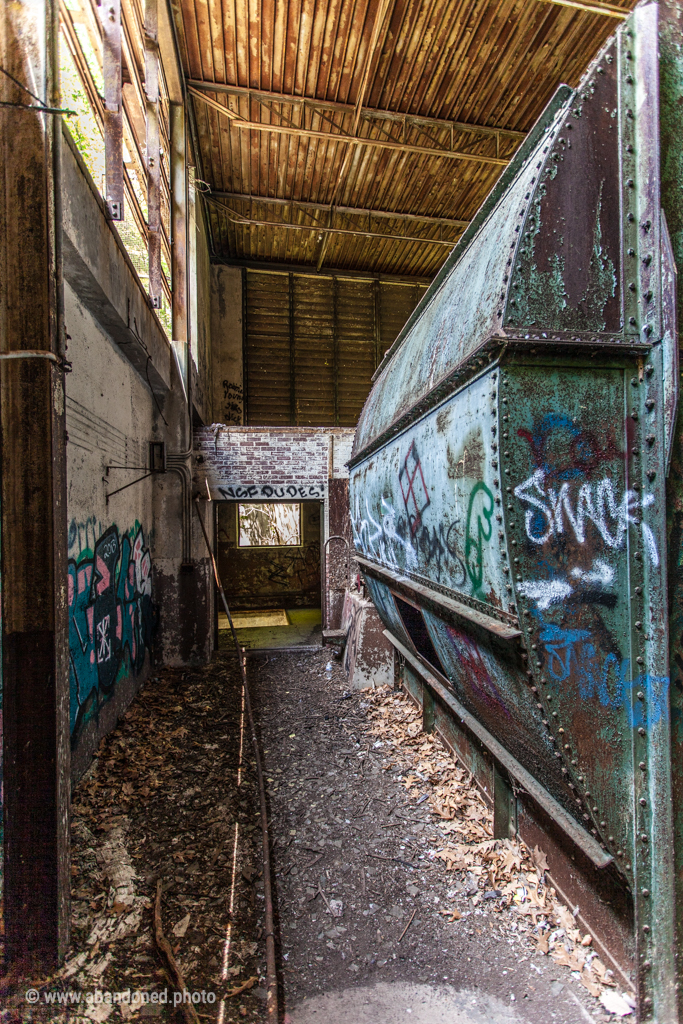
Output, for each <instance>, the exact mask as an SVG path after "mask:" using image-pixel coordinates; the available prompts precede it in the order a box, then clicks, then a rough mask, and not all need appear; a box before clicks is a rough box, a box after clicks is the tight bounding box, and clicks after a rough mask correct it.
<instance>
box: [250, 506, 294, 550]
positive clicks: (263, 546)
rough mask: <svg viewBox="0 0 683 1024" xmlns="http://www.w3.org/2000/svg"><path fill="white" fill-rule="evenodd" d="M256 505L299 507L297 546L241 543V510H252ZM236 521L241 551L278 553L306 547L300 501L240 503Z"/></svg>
mask: <svg viewBox="0 0 683 1024" xmlns="http://www.w3.org/2000/svg"><path fill="white" fill-rule="evenodd" d="M256 505H260V506H263V507H269V506H273V505H290V506H292V507H295V508H296V507H298V509H299V529H298V532H299V540H298V543H296V544H243V543H242V542H241V539H240V538H241V530H240V509H241V508H244V507H249V508H252V507H254V506H256ZM235 521H236V538H237V548H238V549H239V550H240V551H273V550H275V551H277V550H284V549H288V550H289V549H291V548H302V547H303V546H304V523H303V504H302V502H300V501H240V502H236V504H235Z"/></svg>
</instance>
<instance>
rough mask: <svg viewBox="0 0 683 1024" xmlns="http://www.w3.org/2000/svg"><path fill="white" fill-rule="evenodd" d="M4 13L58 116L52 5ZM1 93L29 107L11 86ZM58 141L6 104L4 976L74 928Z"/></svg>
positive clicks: (16, 59) (49, 950)
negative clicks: (8, 969) (71, 924)
mask: <svg viewBox="0 0 683 1024" xmlns="http://www.w3.org/2000/svg"><path fill="white" fill-rule="evenodd" d="M0 12H1V13H0V63H1V64H2V66H3V67H4V68H6V69H7V70H8V71H9V72H10V73H11V74H12V75H13V76H14V78H16V79H17V80H18V81H19V82H21V83H22V84H23V85H24V86H25V87H26V89H28V90H30V92H31V93H32V94H33V96H35V97H38V98H39V100H40V101H42V102H43V103H44V104H45V105H47V106H50V107H58V106H59V93H58V82H57V81H55V73H56V68H57V61H56V47H57V27H58V20H57V19H58V10H57V5H56V3H54V6H53V4H52V2H50V0H16V2H14V3H12V4H3V5H0ZM0 95H1V97H2V99H3V100H4V101H5V102H11V103H17V104H24V105H26V106H36V105H37V103H36V100H35V99H34V98H33V97H32V96H31V95H29V94H28V93H27V92H26V91H23V90H22V89H21V88H20V87H19V86H17V85H15V84H14V83H12V82H11V81H10V80H9V79H7V78H6V77H5V76H3V81H2V85H1V86H0ZM60 134H61V124H60V119H59V116H58V115H55V114H49V113H48V114H37V113H34V112H33V111H32V110H28V109H26V107H21V106H18V107H16V108H14V109H12V108H7V107H4V108H0V147H1V152H2V168H3V174H2V178H1V182H2V183H1V185H0V280H1V281H2V291H1V292H0V350H1V351H2V353H3V355H6V354H7V353H17V352H20V351H26V350H32V351H34V352H37V353H39V355H38V356H37V357H36V356H33V357H27V356H21V357H20V358H12V359H6V358H4V359H2V360H0V414H1V432H2V444H1V448H0V451H1V455H0V477H1V480H2V491H1V497H2V519H1V526H2V686H3V703H4V747H3V756H4V794H5V807H4V813H3V818H4V900H5V930H6V949H7V963H6V966H11V965H12V964H13V963H17V962H22V964H23V966H24V967H25V969H26V970H28V971H36V972H38V971H42V970H45V969H49V968H50V966H51V965H53V964H54V963H55V962H56V961H57V960H58V959H59V958H60V957H61V956H62V955H63V953H64V952H65V950H66V946H67V944H68V930H69V886H70V872H69V835H68V806H69V701H68V643H67V616H66V583H67V568H66V540H67V531H66V484H65V480H66V475H65V437H64V372H63V367H62V364H61V356H62V354H63V353H62V347H63V340H62V334H61V332H62V326H61V321H62V316H61V308H62V302H61V278H60V273H59V271H60V258H59V251H60V244H59V241H60V240H59V231H58V224H59V217H58V216H57V215H56V207H57V206H58V190H59V163H58V155H59V150H58V146H59V139H60ZM45 353H48V354H49V355H48V356H47V357H46V355H45Z"/></svg>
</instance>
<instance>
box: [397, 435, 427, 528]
mask: <svg viewBox="0 0 683 1024" xmlns="http://www.w3.org/2000/svg"><path fill="white" fill-rule="evenodd" d="M398 482H399V485H400V487H401V495H402V497H403V504H404V506H405V510H406V514H407V516H408V523H409V525H410V536H411V537H414V536H415V534H416V533H417V531H418V529H419V528H420V526H421V524H422V513H423V512H425V511H426V509H427V508H428V507H429V505H430V498H429V492H428V491H427V485H426V483H425V478H424V474H423V472H422V465H421V463H420V456H419V455H418V453H417V448H416V447H415V442H414V441H413V442H412V443H411V445H410V448H409V449H408V454H407V455H406V457H405V459H404V460H403V466H402V467H401V471H400V473H399V474H398Z"/></svg>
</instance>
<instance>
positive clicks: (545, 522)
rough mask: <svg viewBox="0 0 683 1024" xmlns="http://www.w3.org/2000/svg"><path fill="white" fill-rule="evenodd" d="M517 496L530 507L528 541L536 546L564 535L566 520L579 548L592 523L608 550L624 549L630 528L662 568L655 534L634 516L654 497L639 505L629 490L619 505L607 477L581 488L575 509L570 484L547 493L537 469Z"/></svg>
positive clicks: (644, 500)
mask: <svg viewBox="0 0 683 1024" xmlns="http://www.w3.org/2000/svg"><path fill="white" fill-rule="evenodd" d="M515 496H516V497H517V498H519V500H520V501H523V502H524V503H525V504H526V505H527V506H529V507H528V508H527V510H526V514H525V527H526V534H527V537H528V538H529V540H530V541H532V542H533V543H534V544H539V545H540V544H545V543H546V541H548V540H550V538H551V537H554V536H559V535H561V534H563V533H564V532H565V517H566V518H567V520H568V521H569V525H570V526H571V529H572V530H573V532H574V536H575V537H576V539H577V541H578V542H579V544H583V543H584V541H585V539H586V523H587V522H591V523H593V525H594V526H595V528H596V529H597V531H598V533H599V534H600V536H601V537H602V539H603V541H604V542H605V544H606V545H607V546H608V547H610V548H621V547H622V546H623V544H624V540H625V537H626V531H627V529H628V526H629V524H631V525H633V526H640V527H641V529H642V532H643V539H644V541H645V546H646V548H647V551H648V555H649V557H650V560H651V562H652V564H653V565H654V566H657V565H659V553H658V551H657V544H656V542H655V538H654V534H653V533H652V530H651V529H650V527H649V526H648V525H647V524H646V523H642V522H641V520H640V519H639V518H637V517H636V515H635V513H636V512H637V510H638V508H639V507H640V508H646V507H647V506H648V505H651V504H652V502H653V501H654V496H653V495H652V494H646V495H644V496H643V498H642V501H640V500H639V497H638V494H637V493H636V492H635V491H632V490H627V491H624V495H623V497H622V499H621V501H620V502H618V501H617V499H616V496H615V493H614V486H613V484H612V481H611V479H610V478H609V477H605V478H604V479H602V480H600V481H599V482H598V483H597V484H589V483H584V484H582V485H581V487H580V488H579V492H578V494H577V495H576V501H575V504H574V507H572V502H571V495H570V489H569V484H568V483H564V484H562V486H561V487H560V489H559V491H556V490H555V488H553V487H548V488H547V489H546V488H545V473H544V471H543V470H542V469H537V470H536V472H535V473H534V474H533V475H532V476H530V477H529V479H528V480H525V481H524V483H522V484H519V485H518V486H517V487H515Z"/></svg>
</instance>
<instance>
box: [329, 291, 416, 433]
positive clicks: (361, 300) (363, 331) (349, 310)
mask: <svg viewBox="0 0 683 1024" xmlns="http://www.w3.org/2000/svg"><path fill="white" fill-rule="evenodd" d="M336 284H337V350H338V367H339V368H338V381H339V388H338V399H337V404H338V409H339V423H340V425H341V426H344V427H347V426H353V425H354V424H355V423H357V422H358V417H359V416H360V413H361V410H362V408H363V405H364V403H365V399H366V398H367V397H368V393H369V391H370V381H371V378H372V375H373V373H374V372H375V369H376V368H377V345H376V337H375V330H376V326H375V293H376V290H377V283H376V282H375V281H368V282H367V283H366V282H365V281H348V280H347V281H345V280H344V279H343V278H342V279H341V280H337V282H336ZM410 290H411V289H406V291H410ZM407 319H408V317H406V320H407ZM404 323H405V321H404ZM402 326H403V324H401V327H402Z"/></svg>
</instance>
